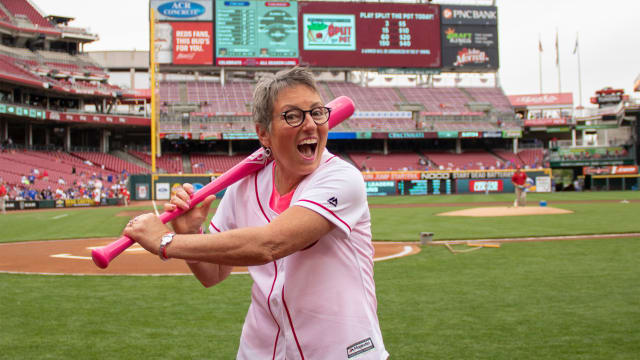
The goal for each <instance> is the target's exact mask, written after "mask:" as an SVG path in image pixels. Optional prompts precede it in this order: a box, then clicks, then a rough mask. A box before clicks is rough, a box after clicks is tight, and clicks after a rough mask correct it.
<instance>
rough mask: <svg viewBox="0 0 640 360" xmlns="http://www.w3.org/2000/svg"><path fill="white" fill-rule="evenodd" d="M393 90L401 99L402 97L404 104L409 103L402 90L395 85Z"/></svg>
mask: <svg viewBox="0 0 640 360" xmlns="http://www.w3.org/2000/svg"><path fill="white" fill-rule="evenodd" d="M393 91H394V92H395V93H396V94H397V95H398V97H399V98H400V99H402V103H403V104H408V103H409V100H407V98H406V97H405V96H404V94H403V93H402V91H400V89H398V88H397V87H393Z"/></svg>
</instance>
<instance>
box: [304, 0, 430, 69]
mask: <svg viewBox="0 0 640 360" xmlns="http://www.w3.org/2000/svg"><path fill="white" fill-rule="evenodd" d="M298 6H299V9H300V12H299V13H300V15H299V22H300V34H299V36H300V40H301V41H300V44H301V45H302V46H301V48H300V61H301V62H302V63H303V64H308V65H311V66H336V67H339V66H353V67H439V66H440V64H441V63H440V21H439V19H440V18H439V15H440V12H439V10H440V8H439V6H438V5H430V4H400V3H397V4H391V3H357V2H349V3H340V5H339V6H337V3H335V2H316V1H314V2H300V3H299V5H298Z"/></svg>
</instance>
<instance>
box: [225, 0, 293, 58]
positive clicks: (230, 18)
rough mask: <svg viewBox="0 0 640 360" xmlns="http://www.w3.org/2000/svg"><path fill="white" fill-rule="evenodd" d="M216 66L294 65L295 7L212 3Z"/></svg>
mask: <svg viewBox="0 0 640 360" xmlns="http://www.w3.org/2000/svg"><path fill="white" fill-rule="evenodd" d="M215 11H216V64H217V65H220V66H224V65H240V66H247V65H248V66H270V65H296V64H297V63H298V3H297V2H283V1H281V2H276V1H227V0H217V1H216V10H215Z"/></svg>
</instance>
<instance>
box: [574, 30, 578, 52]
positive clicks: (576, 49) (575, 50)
mask: <svg viewBox="0 0 640 360" xmlns="http://www.w3.org/2000/svg"><path fill="white" fill-rule="evenodd" d="M577 52H578V34H576V45H575V46H574V47H573V53H574V54H575V53H577Z"/></svg>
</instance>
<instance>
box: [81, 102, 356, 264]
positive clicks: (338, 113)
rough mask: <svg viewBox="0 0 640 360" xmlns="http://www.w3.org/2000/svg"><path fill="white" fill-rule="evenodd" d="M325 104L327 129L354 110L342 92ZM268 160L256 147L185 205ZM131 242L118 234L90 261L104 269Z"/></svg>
mask: <svg viewBox="0 0 640 360" xmlns="http://www.w3.org/2000/svg"><path fill="white" fill-rule="evenodd" d="M327 107H329V108H330V109H331V116H330V117H329V128H330V129H331V128H333V127H335V126H336V125H338V124H340V123H341V122H342V121H344V120H346V119H347V118H348V117H349V116H351V115H352V114H353V112H354V110H355V106H354V104H353V101H352V100H351V99H349V98H348V97H346V96H340V97H337V98H336V99H334V100H333V101H331V102H329V103H328V104H327ZM269 161H270V160H269V159H268V158H267V157H266V156H264V149H262V148H260V149H258V150H256V151H255V152H254V153H253V154H251V155H249V156H247V157H246V158H245V159H244V160H242V161H241V162H239V163H238V164H236V165H235V166H234V167H232V168H231V169H229V170H227V171H226V172H225V173H224V174H222V175H220V177H218V178H216V179H215V180H213V181H212V182H210V183H209V184H207V185H205V186H204V187H203V188H202V189H200V190H198V191H196V192H195V193H194V194H193V195H192V196H191V206H190V207H189V209H191V208H193V207H194V206H196V205H198V204H199V203H201V202H202V201H203V200H204V199H205V198H206V197H207V196H209V195H214V194H216V193H218V192H220V191H222V190H223V189H226V188H227V187H228V186H229V185H231V184H233V183H235V182H236V181H238V180H240V179H242V178H244V177H245V176H247V175H250V174H253V173H254V172H256V171H258V170H260V169H262V168H264V167H265V166H266V165H267V164H268V163H269ZM185 212H186V210H182V209H175V210H173V211H170V212H166V211H165V212H164V213H162V214H161V215H160V216H159V217H160V220H162V223H163V224H166V223H168V222H170V221H171V220H173V219H175V218H177V217H178V216H180V215H182V214H184V213H185ZM134 243H135V241H133V240H131V238H129V237H128V236H122V237H121V238H119V239H118V240H116V241H114V242H112V243H111V244H109V245H106V246H103V247H99V248H96V249H93V250H91V258H93V262H94V263H95V264H96V266H98V267H99V268H101V269H105V268H106V267H107V266H109V262H111V260H113V259H114V258H115V257H116V256H118V255H120V254H121V253H122V252H123V251H124V250H125V249H127V248H128V247H129V246H131V245H133V244H134Z"/></svg>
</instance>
